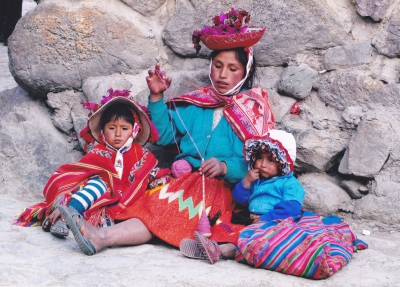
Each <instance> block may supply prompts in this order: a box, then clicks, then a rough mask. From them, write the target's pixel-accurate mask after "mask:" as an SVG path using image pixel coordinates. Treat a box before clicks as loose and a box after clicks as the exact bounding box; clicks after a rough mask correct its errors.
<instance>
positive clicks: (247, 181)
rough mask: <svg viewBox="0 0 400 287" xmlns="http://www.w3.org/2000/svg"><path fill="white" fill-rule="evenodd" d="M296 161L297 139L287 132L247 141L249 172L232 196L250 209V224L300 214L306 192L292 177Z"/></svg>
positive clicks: (278, 131) (275, 131) (279, 131)
mask: <svg viewBox="0 0 400 287" xmlns="http://www.w3.org/2000/svg"><path fill="white" fill-rule="evenodd" d="M295 159H296V142H295V139H294V137H293V135H292V134H290V133H287V132H285V131H282V130H271V131H270V132H269V133H268V135H267V136H265V137H262V138H259V139H249V140H247V141H246V143H245V160H246V161H247V162H248V166H249V171H248V173H247V174H246V176H245V177H244V178H243V179H242V180H241V181H240V182H239V183H238V184H237V185H236V186H235V188H234V189H233V191H232V196H233V198H234V199H235V201H236V202H237V203H239V204H241V205H244V206H247V207H248V211H249V218H250V219H251V223H256V222H258V221H269V220H273V219H283V218H287V217H291V216H298V215H300V214H301V206H302V204H303V198H304V195H305V191H304V189H303V187H302V186H301V184H300V182H299V181H298V180H297V179H296V178H295V177H294V175H293V170H294V161H295ZM233 220H235V214H234V215H233ZM235 223H236V222H235ZM237 223H238V222H237ZM246 225H248V224H246Z"/></svg>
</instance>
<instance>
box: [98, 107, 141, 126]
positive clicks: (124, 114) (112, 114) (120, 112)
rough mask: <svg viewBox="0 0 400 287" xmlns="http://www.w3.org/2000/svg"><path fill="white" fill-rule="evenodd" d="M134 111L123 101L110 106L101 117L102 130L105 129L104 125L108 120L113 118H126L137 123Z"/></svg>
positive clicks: (132, 122) (131, 122) (133, 123)
mask: <svg viewBox="0 0 400 287" xmlns="http://www.w3.org/2000/svg"><path fill="white" fill-rule="evenodd" d="M133 112H134V111H132V110H131V109H130V108H129V107H128V106H127V105H126V104H123V103H116V104H113V105H111V106H109V107H108V108H106V110H105V111H104V112H103V114H102V115H101V117H100V126H101V130H104V127H105V126H106V124H107V123H108V122H110V121H111V120H114V121H116V120H119V119H124V120H126V121H127V122H128V123H130V124H132V126H133V125H135V118H134V116H133Z"/></svg>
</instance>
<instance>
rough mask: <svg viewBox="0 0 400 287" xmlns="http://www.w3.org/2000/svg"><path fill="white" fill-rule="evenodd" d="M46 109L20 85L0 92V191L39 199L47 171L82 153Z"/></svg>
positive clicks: (77, 158) (50, 171)
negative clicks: (58, 128)
mask: <svg viewBox="0 0 400 287" xmlns="http://www.w3.org/2000/svg"><path fill="white" fill-rule="evenodd" d="M50 112H51V111H50V110H49V108H48V107H46V106H45V105H44V104H43V103H42V102H40V101H36V100H33V99H32V98H31V97H30V96H29V95H28V94H27V92H26V91H24V90H23V89H21V88H20V87H16V88H14V89H11V90H6V91H3V92H1V93H0V114H1V115H2V119H1V123H0V146H1V151H0V166H1V168H0V178H1V179H0V194H8V195H13V196H15V197H17V198H24V199H30V198H31V199H32V198H36V200H38V199H40V200H41V199H42V198H43V196H42V190H43V188H44V185H45V183H46V182H47V180H48V178H49V177H50V175H51V174H52V173H53V172H54V171H55V170H56V169H57V168H58V167H59V166H60V165H62V164H64V163H69V162H75V161H77V160H79V158H80V157H81V156H82V153H81V152H80V151H78V150H76V147H77V144H78V143H77V141H75V140H74V139H73V138H72V137H70V136H64V135H62V134H61V133H60V132H59V131H58V130H57V129H56V127H55V126H54V125H53V123H52V120H51V118H50V117H49V114H50Z"/></svg>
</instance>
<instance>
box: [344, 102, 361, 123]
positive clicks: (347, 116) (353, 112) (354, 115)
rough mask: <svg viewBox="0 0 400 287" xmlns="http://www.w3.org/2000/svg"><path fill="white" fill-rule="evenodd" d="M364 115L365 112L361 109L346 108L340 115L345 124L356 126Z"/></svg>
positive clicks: (357, 107)
mask: <svg viewBox="0 0 400 287" xmlns="http://www.w3.org/2000/svg"><path fill="white" fill-rule="evenodd" d="M364 114H365V111H364V110H363V108H362V107H359V106H356V107H346V108H345V109H344V111H343V113H342V117H343V119H344V120H345V121H346V122H347V123H349V124H351V125H353V126H357V125H358V124H359V122H360V121H361V119H362V117H363V116H364Z"/></svg>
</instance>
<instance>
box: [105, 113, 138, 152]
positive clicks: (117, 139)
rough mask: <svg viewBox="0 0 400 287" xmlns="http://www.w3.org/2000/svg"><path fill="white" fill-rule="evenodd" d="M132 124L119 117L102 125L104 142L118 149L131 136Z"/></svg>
mask: <svg viewBox="0 0 400 287" xmlns="http://www.w3.org/2000/svg"><path fill="white" fill-rule="evenodd" d="M132 131H133V126H132V124H131V123H129V122H127V121H126V120H124V119H122V118H119V119H118V120H115V119H112V120H111V121H109V122H108V123H107V124H106V125H105V127H104V131H103V133H104V137H105V139H106V142H107V143H108V144H109V145H111V146H112V147H113V148H115V149H120V148H121V147H122V146H123V145H124V144H125V143H126V141H127V140H128V139H129V138H130V137H131V136H132Z"/></svg>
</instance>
